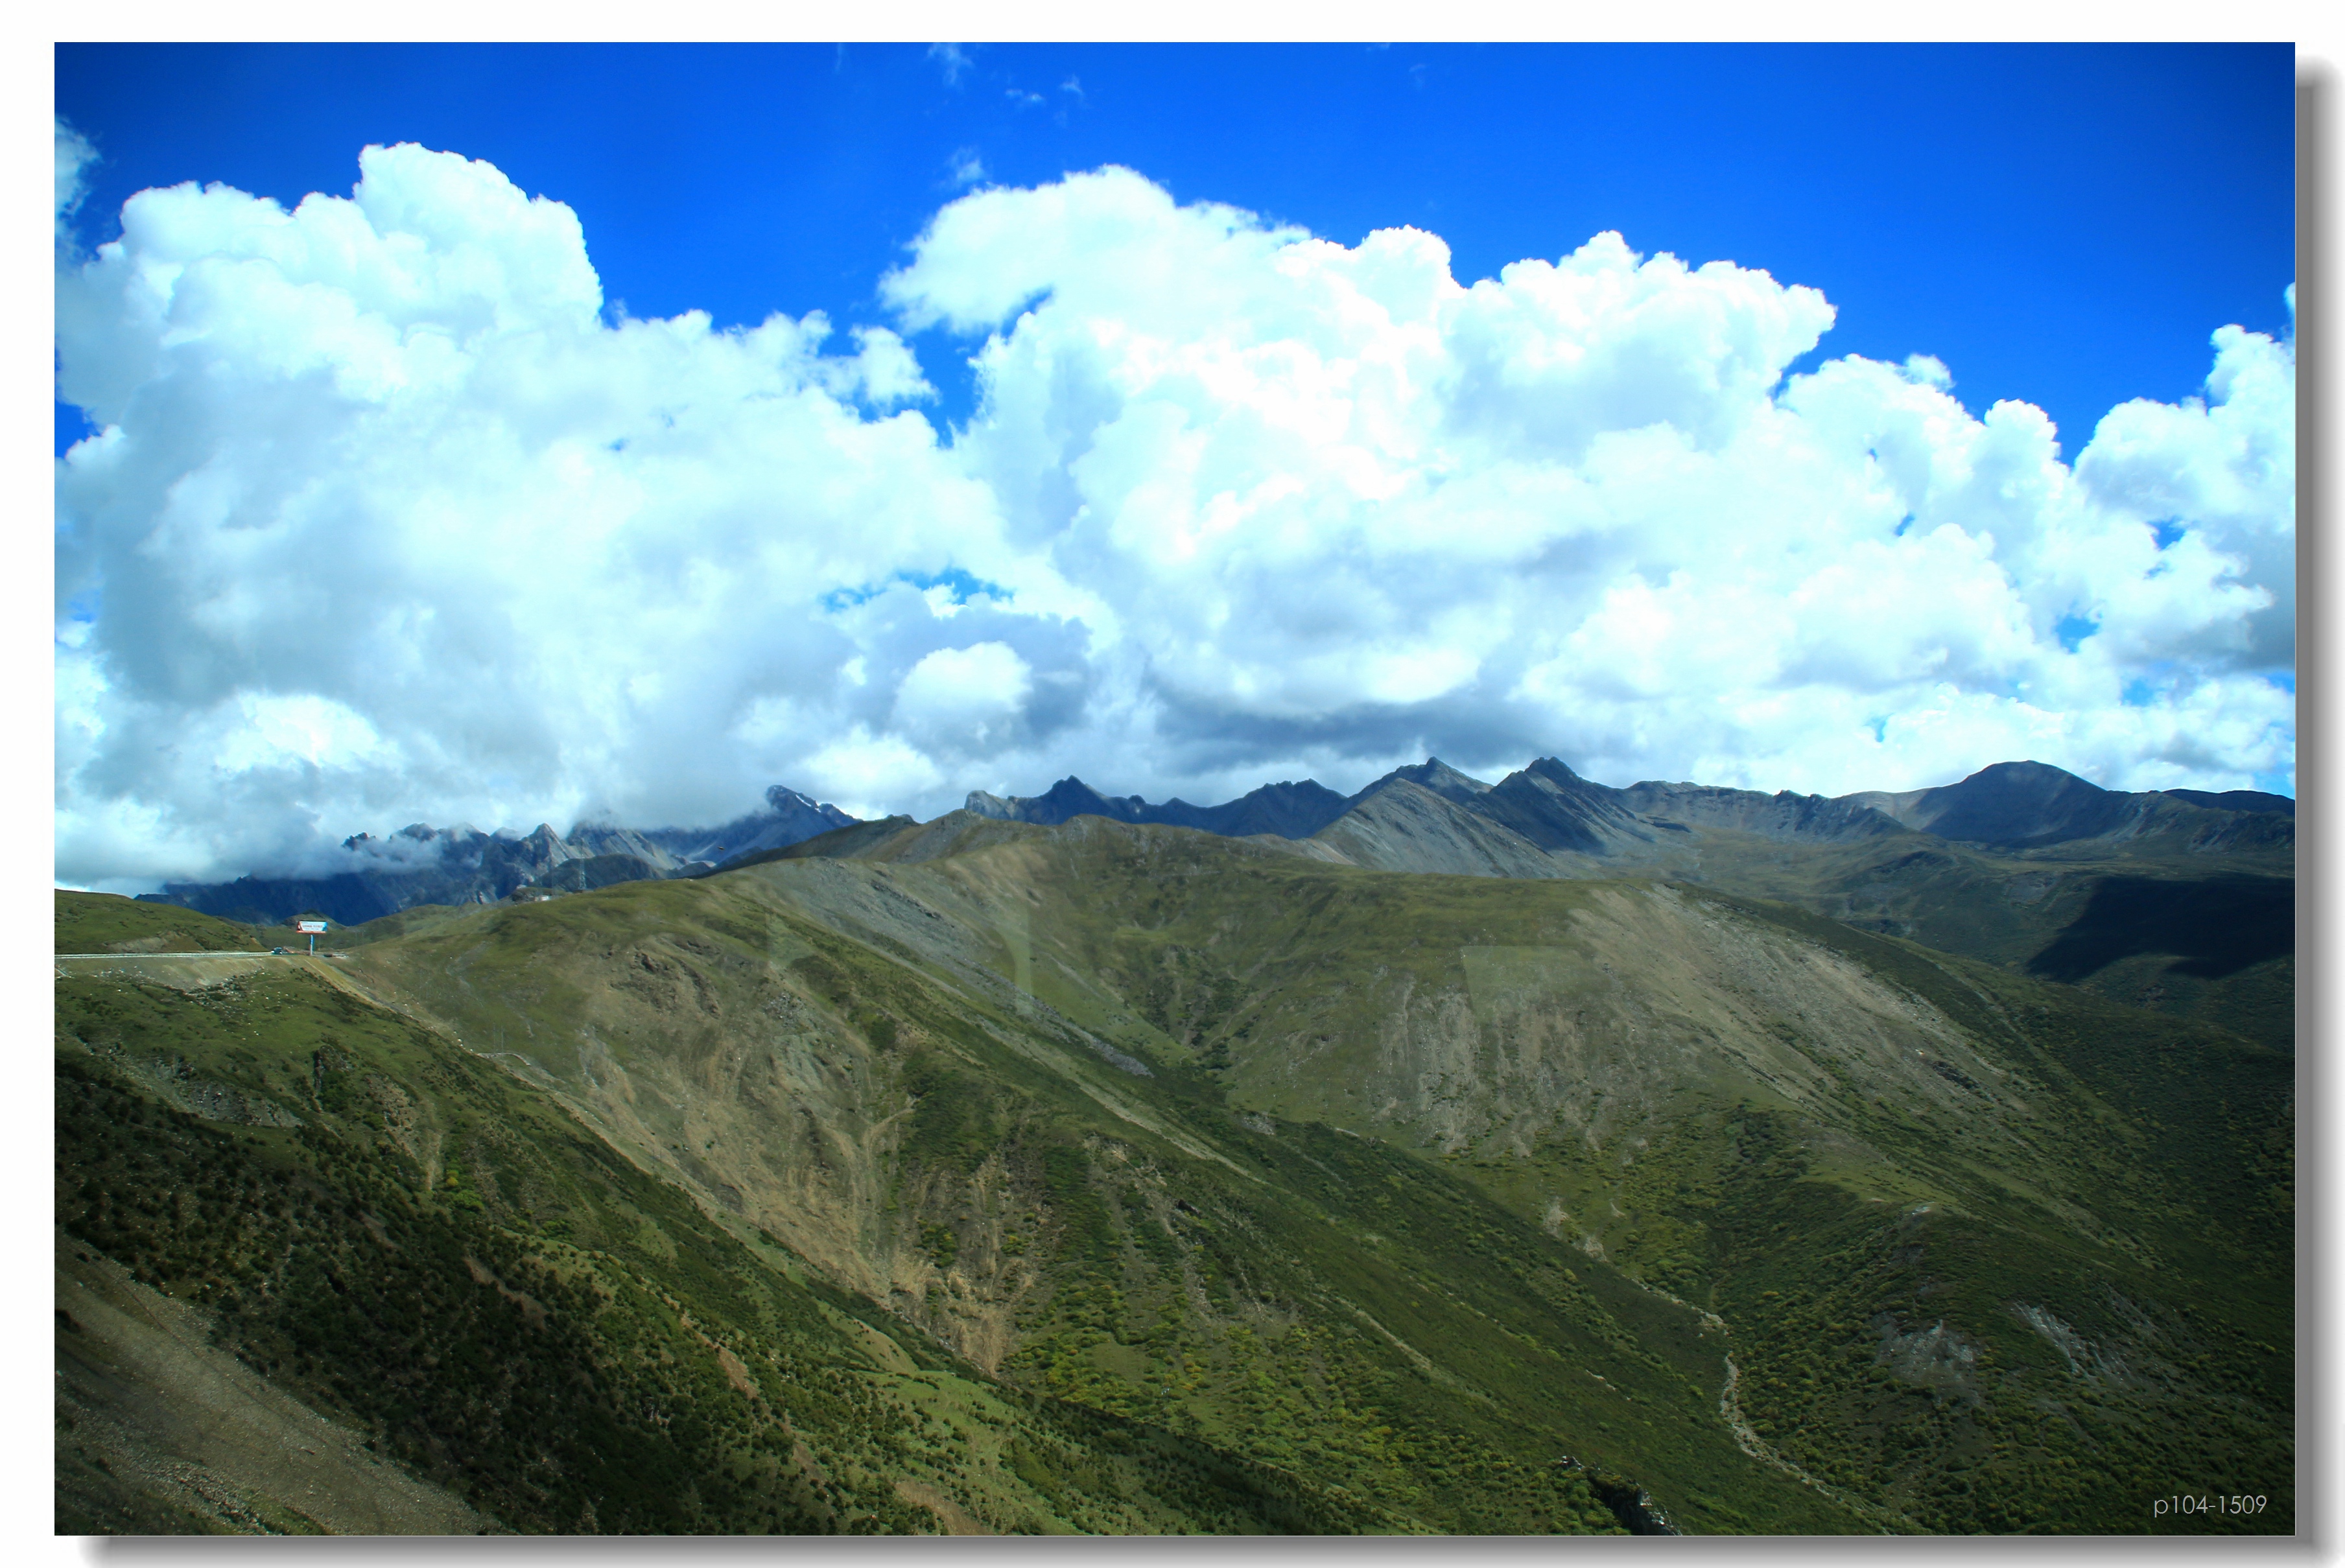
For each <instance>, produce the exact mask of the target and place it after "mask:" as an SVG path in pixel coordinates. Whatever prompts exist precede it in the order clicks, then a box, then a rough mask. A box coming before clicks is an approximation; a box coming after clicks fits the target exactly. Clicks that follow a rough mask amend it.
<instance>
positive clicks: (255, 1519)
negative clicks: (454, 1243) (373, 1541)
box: [56, 1231, 496, 1535]
mask: <svg viewBox="0 0 2345 1568" xmlns="http://www.w3.org/2000/svg"><path fill="white" fill-rule="evenodd" d="M56 1309H57V1318H56V1427H57V1467H56V1475H57V1495H56V1503H57V1526H56V1527H57V1529H58V1530H59V1531H61V1532H64V1533H80V1532H84V1531H107V1532H108V1533H150V1532H153V1531H157V1530H186V1531H189V1532H195V1531H208V1532H219V1533H239V1534H309V1533H327V1534H336V1535H344V1534H352V1535H447V1534H462V1535H471V1534H474V1533H479V1532H481V1531H483V1530H492V1529H494V1528H496V1526H495V1522H494V1521H492V1520H491V1519H489V1518H488V1517H486V1516H485V1515H483V1514H481V1513H479V1512H475V1511H473V1510H472V1508H471V1507H469V1506H467V1505H466V1504H465V1503H464V1502H462V1501H461V1500H459V1499H458V1498H456V1497H453V1496H452V1495H450V1494H449V1493H448V1492H444V1491H442V1490H441V1489H440V1488H438V1487H436V1486H432V1485H431V1484H429V1483H427V1482H421V1481H419V1480H417V1479H416V1478H415V1477H414V1476H411V1475H410V1474H409V1473H407V1472H405V1471H404V1470H402V1469H401V1468H400V1467H399V1466H397V1465H395V1464H393V1463H391V1462H389V1461H387V1460H384V1459H381V1458H379V1457H378V1456H376V1455H375V1454H373V1453H371V1452H368V1451H367V1449H366V1448H365V1447H364V1445H363V1442H362V1440H361V1438H360V1435H359V1434H358V1433H356V1432H353V1431H350V1430H349V1429H348V1428H346V1427H344V1426H341V1425H340V1424H339V1423H337V1422H335V1421H331V1420H329V1419H328V1418H327V1417H326V1416H324V1415H321V1414H320V1413H319V1412H318V1411H315V1410H313V1409H311V1408H310V1406H308V1405H306V1404H304V1403H303V1402H301V1401H299V1400H297V1399H295V1398H293V1397H292V1396H291V1395H289V1394H288V1393H286V1392H285V1391H283V1390H281V1389H279V1388H278V1387H276V1386H275V1385H274V1384H272V1383H270V1382H269V1380H268V1379H266V1378H264V1377H262V1376H261V1375H260V1374H259V1373H258V1372H255V1371H253V1370H252V1369H251V1368H249V1367H248V1366H246V1365H244V1364H243V1363H242V1362H240V1361H238V1360H237V1359H236V1358H235V1357H234V1356H232V1355H229V1354H228V1352H226V1351H221V1350H219V1349H218V1348H217V1347H215V1346H213V1345H212V1344H210V1343H209V1342H208V1328H209V1325H208V1321H207V1320H206V1317H205V1315H204V1314H203V1313H201V1312H199V1311H198V1310H195V1309H193V1308H191V1307H188V1306H187V1305H186V1304H185V1303H182V1302H179V1301H175V1300H171V1299H170V1298H169V1297H167V1296H165V1295H162V1294H161V1293H160V1292H158V1291H156V1290H150V1289H148V1288H147V1286H144V1285H141V1284H139V1283H137V1281H136V1280H132V1279H131V1278H130V1277H129V1276H128V1275H127V1273H126V1272H125V1271H124V1270H122V1269H121V1267H120V1266H119V1265H117V1264H116V1263H114V1262H112V1261H111V1260H110V1259H106V1258H104V1257H102V1256H101V1255H99V1254H97V1253H96V1252H94V1251H92V1250H91V1249H89V1248H88V1247H87V1246H86V1245H84V1244H83V1243H82V1242H80V1241H77V1240H76V1239H73V1238H71V1237H69V1236H66V1234H64V1233H63V1232H62V1231H60V1232H58V1233H57V1235H56Z"/></svg>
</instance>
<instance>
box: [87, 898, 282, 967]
mask: <svg viewBox="0 0 2345 1568" xmlns="http://www.w3.org/2000/svg"><path fill="white" fill-rule="evenodd" d="M55 902H56V949H55V950H56V951H57V952H59V953H246V952H252V951H255V950H256V949H257V950H259V951H261V952H267V951H268V950H269V947H271V946H275V944H274V943H271V942H266V941H263V940H262V939H261V933H260V931H259V929H258V928H256V927H254V926H239V925H238V924H236V922H234V921H232V920H220V919H217V918H215V917H214V916H209V915H198V914H197V913H196V912H195V911H194V910H192V909H181V908H178V906H176V905H168V904H141V903H139V902H138V901H137V899H135V898H125V897H123V896H122V895H119V894H115V893H73V892H68V891H67V890H66V889H64V888H58V889H57V890H56V895H55Z"/></svg>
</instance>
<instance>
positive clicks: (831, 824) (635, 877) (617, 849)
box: [141, 757, 2296, 925]
mask: <svg viewBox="0 0 2345 1568" xmlns="http://www.w3.org/2000/svg"><path fill="white" fill-rule="evenodd" d="M2295 807H2296V803H2295V802H2293V801H2292V800H2289V798H2288V797H2287V796H2285V795H2276V794H2261V793H2259V792H2257V791H2252V790H2233V791H2228V792H2225V793H2222V794H2210V793H2208V792H2206V791H2201V790H2166V791H2155V790H2153V791H2147V792H2142V793H2138V794H2128V793H2126V792H2122V791H2115V790H2104V789H2101V788H2099V787H2098V786H2097V785H2095V784H2090V783H2087V782H2086V780H2084V779H2080V778H2078V777H2076V775H2075V774H2070V773H2066V772H2064V771H2063V770H2061V769H2059V768H2056V767H2051V766H2049V765H2047V764H2042V763H1999V764H1995V765H1994V766H1992V767H1988V768H1985V769H1982V770H1980V771H1979V772H1978V773H1975V774H1972V775H1971V776H1970V777H1968V778H1966V779H1964V780H1963V781H1962V782H1960V783H1959V784H1946V785H1942V786H1939V787H1937V788H1934V789H1921V790H1911V791H1907V792H1905V793H1903V794H1889V793H1886V792H1883V791H1879V790H1869V791H1864V792H1862V793H1859V794H1848V795H1840V796H1833V797H1826V796H1822V795H1802V794H1792V793H1791V792H1789V791H1785V792H1782V793H1781V794H1772V795H1770V794H1761V793H1760V792H1758V791H1755V790H1741V789H1722V788H1718V787H1716V786H1711V785H1702V784H1660V783H1652V782H1647V783H1642V784H1631V785H1629V787H1628V788H1626V789H1615V788H1612V787H1610V786H1608V785H1605V784H1595V783H1592V782H1591V781H1589V780H1587V779H1583V778H1581V777H1580V776H1579V774H1575V773H1573V772H1572V771H1571V769H1570V768H1569V767H1568V766H1567V765H1566V764H1563V763H1561V762H1558V761H1557V760H1556V759H1554V758H1552V757H1543V758H1541V759H1539V760H1538V761H1537V762H1534V763H1532V764H1530V765H1529V766H1528V767H1526V768H1523V769H1521V770H1520V771H1518V772H1516V773H1512V774H1508V775H1507V776H1506V777H1505V778H1504V779H1502V780H1500V781H1499V782H1498V783H1497V784H1486V783H1484V782H1483V781H1482V780H1480V779H1477V778H1471V777H1468V776H1467V774H1462V773H1459V772H1458V771H1457V769H1455V768H1452V767H1450V766H1449V765H1448V764H1446V763H1444V762H1442V761H1440V760H1439V759H1438V758H1427V759H1426V761H1425V762H1422V763H1419V764H1415V765H1413V766H1409V767H1402V768H1396V769H1395V770H1393V771H1392V772H1391V773H1388V774H1385V775H1384V776H1383V777H1382V778H1379V779H1377V780H1376V782H1375V783H1373V784H1369V785H1367V786H1366V787H1365V788H1364V789H1362V790H1360V791H1359V792H1358V793H1357V794H1351V795H1339V794H1336V793H1335V791H1333V790H1331V789H1328V788H1327V787H1326V786H1325V785H1324V784H1319V783H1318V782H1317V781H1315V780H1313V779H1304V780H1303V781H1302V782H1301V783H1299V784H1298V783H1284V782H1282V783H1279V784H1264V785H1263V786H1262V787H1261V788H1259V789H1256V790H1254V791H1253V792H1251V793H1250V794H1245V795H1243V796H1241V797H1239V798H1238V799H1236V800H1233V801H1227V802H1224V803H1223V804H1220V805H1213V806H1197V805H1191V804H1189V803H1188V802H1186V801H1183V800H1178V799H1174V800H1170V801H1166V802H1164V803H1163V804H1156V805H1152V804H1149V803H1148V802H1147V801H1145V800H1142V798H1141V797H1140V796H1138V795H1120V796H1118V795H1102V794H1100V793H1099V792H1098V791H1096V790H1094V789H1092V788H1091V786H1090V785H1088V784H1084V783H1083V782H1082V781H1081V779H1078V778H1074V777H1068V778H1064V779H1061V780H1060V781H1059V782H1058V783H1057V784H1053V785H1052V786H1051V788H1050V789H1049V790H1048V791H1047V792H1045V793H1044V794H1040V795H1012V796H1010V797H1007V798H1004V797H1001V796H998V795H993V794H987V793H985V792H984V791H981V790H980V791H974V792H972V793H971V794H969V799H968V802H967V804H966V805H965V806H964V807H963V809H964V810H966V811H968V812H969V814H972V815H975V816H980V817H988V818H992V819H995V820H998V821H1004V822H1029V823H1037V824H1046V825H1054V824H1059V823H1063V822H1067V821H1070V820H1071V819H1072V818H1074V817H1077V816H1103V817H1107V818H1110V819H1112V820H1113V821H1117V822H1128V823H1161V824H1167V825H1170V826H1174V827H1188V828H1194V829H1196V830H1198V831H1200V832H1203V833H1211V834H1216V835H1223V836H1226V837H1250V836H1254V835H1272V836H1275V837H1280V838H1286V839H1315V840H1316V841H1318V842H1319V843H1321V844H1323V845H1325V846H1326V848H1327V849H1328V851H1330V852H1331V853H1332V855H1333V856H1334V857H1335V858H1336V859H1338V860H1341V861H1343V862H1345V863H1348V864H1351V865H1365V866H1368V867H1371V868H1374V869H1376V870H1383V871H1432V872H1446V873H1450V874H1454V875H1478V876H1491V875H1495V876H1569V875H1608V874H1609V873H1610V872H1611V871H1612V870H1616V869H1617V868H1618V866H1619V865H1620V864H1623V863H1626V864H1637V865H1650V866H1652V867H1654V868H1655V869H1657V870H1662V871H1668V872H1681V873H1685V874H1689V875H1699V868H1700V860H1701V856H1700V853H1699V851H1698V850H1696V849H1695V847H1694V845H1696V844H1697V843H1698V842H1699V835H1700V834H1702V833H1704V832H1706V831H1725V832H1731V833H1734V834H1741V835H1753V836H1756V837H1758V838H1762V839H1769V840H1774V841H1779V842H1784V843H1802V844H1845V843H1850V842H1854V841H1860V840H1863V839H1867V838H1878V837H1882V836H1883V835H1893V834H1897V833H1901V832H1909V831H1910V832H1919V833H1926V834H1929V835H1933V836H1934V837H1937V838H1942V839H1947V840H1951V841H1954V842H1959V843H1967V844H1978V845H1986V846H1990V847H1993V848H1995V849H1998V850H2004V851H2025V850H2040V849H2047V848H2051V847H2054V846H2058V845H2076V844H2078V843H2079V842H2080V841H2094V842H2096V843H2097V844H2099V845H2102V846H2105V847H2109V848H2112V849H2116V848H2117V847H2119V846H2132V845H2136V844H2137V843H2140V842H2147V843H2149V844H2152V845H2174V846H2178V847H2182V848H2187V849H2189V850H2192V851H2196V852H2221V851H2229V850H2236V849H2264V850H2281V849H2286V848H2288V847H2289V846H2291V845H2293V844H2294V817H2295ZM856 821H857V819H856V818H854V817H852V816H849V815H848V814H846V813H845V812H843V811H840V810H839V809H838V808H837V806H834V805H830V804H827V803H826V804H817V803H816V802H814V801H813V800H811V799H809V798H808V797H807V796H806V795H803V794H798V793H797V791H795V790H792V789H788V788H786V787H784V786H782V785H780V784H777V785H775V786H773V787H772V788H771V789H769V790H767V791H766V806H765V809H764V810H763V811H759V812H755V813H752V814H748V815H746V816H744V817H742V818H740V819H739V820H737V821H735V822H731V823H727V824H724V825H723V826H721V827H715V828H674V827H662V828H649V829H636V828H624V827H618V826H614V825H610V824H601V823H595V824H579V825H577V826H575V827H573V828H572V829H571V830H570V832H569V833H568V834H567V835H556V834H555V833H554V831H553V826H552V824H539V825H538V827H537V828H536V830H535V831H533V832H532V833H530V834H527V835H515V834H512V833H506V832H499V833H495V834H487V833H482V832H480V831H479V830H477V829H474V828H472V827H469V826H457V827H452V828H434V827H431V826H429V825H427V824H421V823H416V824H411V825H409V826H407V827H404V828H401V829H400V830H399V831H398V832H397V833H396V834H394V835H391V837H390V839H388V840H381V839H376V838H374V837H372V836H371V835H368V834H359V835H355V836H353V837H351V838H348V839H345V840H344V841H343V842H342V851H343V854H344V855H346V856H347V857H348V869H344V870H339V871H335V872H332V873H330V874H329V875H322V876H308V877H273V878H265V877H257V876H244V877H239V878H238V879H236V880H235V881H232V882H224V883H169V884H167V885H165V886H164V888H163V890H162V891H161V892H159V893H153V894H146V895H141V896H142V897H144V898H146V899H147V900H149V901H152V902H155V903H164V904H176V905H180V906H181V907H183V908H188V909H195V910H199V911H201V912H203V913H205V914H208V915H217V916H222V917H224V918H228V919H237V920H243V921H248V922H254V923H259V924H275V923H278V922H280V921H283V920H287V919H289V918H291V917H292V916H295V915H299V914H308V915H323V916H326V917H327V918H329V919H330V920H333V921H336V922H337V923H339V924H343V925H354V924H358V923H360V922H363V921H367V920H372V919H375V918H378V917H379V916H384V915H389V914H393V913H396V912H398V911H400V910H402V909H407V908H411V907H413V906H415V905H425V904H437V905H462V904H489V903H494V902H496V901H498V900H500V899H505V898H510V897H512V896H513V895H515V894H516V893H529V894H537V893H549V892H559V893H574V892H581V891H584V890H586V889H589V888H594V887H604V886H608V885H612V884H613V883H617V882H632V881H640V880H645V879H648V878H653V877H664V876H690V875H703V874H705V873H706V872H708V871H710V870H712V869H715V868H716V867H717V866H719V865H729V864H735V863H738V862H741V861H744V860H746V859H748V858H750V857H752V856H754V855H758V854H760V853H763V852H769V851H772V850H775V849H779V848H784V847H787V846H788V845H794V844H797V843H801V842H803V841H805V840H807V839H809V838H813V837H815V836H816V835H819V834H823V833H827V832H830V831H832V830H833V829H836V828H841V827H848V826H851V825H854V824H855V823H856ZM1672 835H1674V836H1672ZM1591 863H1605V864H1601V865H1599V864H1591Z"/></svg>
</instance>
